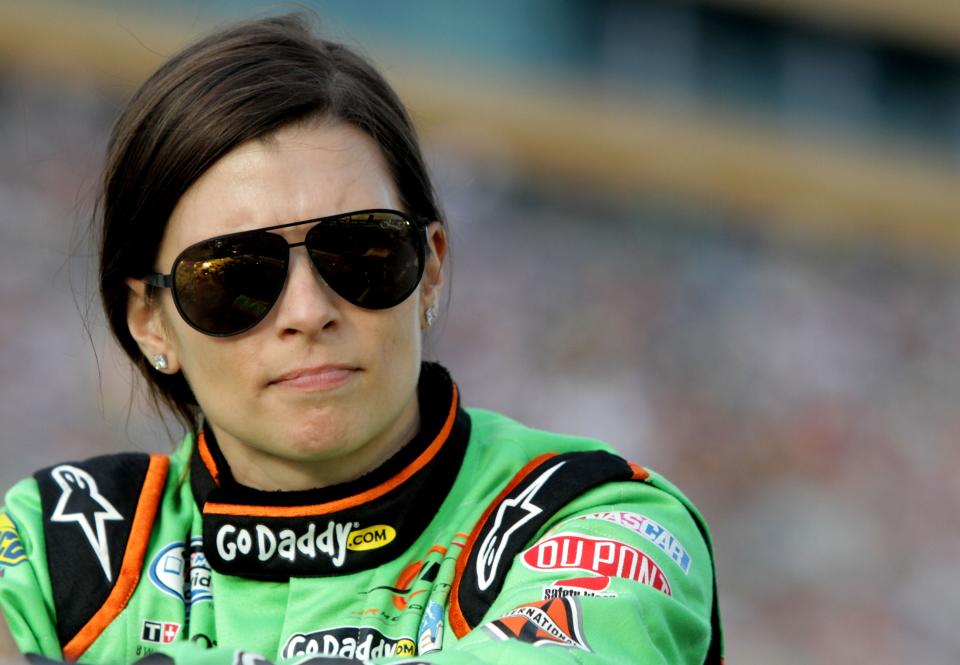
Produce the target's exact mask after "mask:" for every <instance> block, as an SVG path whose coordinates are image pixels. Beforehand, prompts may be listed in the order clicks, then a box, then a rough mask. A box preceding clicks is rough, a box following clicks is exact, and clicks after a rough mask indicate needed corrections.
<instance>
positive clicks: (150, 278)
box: [143, 208, 431, 337]
mask: <svg viewBox="0 0 960 665" xmlns="http://www.w3.org/2000/svg"><path fill="white" fill-rule="evenodd" d="M376 214H389V215H396V216H397V217H400V218H401V219H403V220H405V221H407V222H409V223H411V224H412V225H413V226H414V227H415V228H416V229H417V230H418V231H419V233H418V234H417V235H416V236H415V237H416V238H417V239H418V243H417V246H416V247H415V249H416V252H417V265H418V270H417V279H416V281H415V282H414V285H413V288H412V289H410V291H409V293H407V294H406V295H405V296H404V297H403V298H402V299H401V300H399V301H397V302H396V303H395V304H394V305H390V306H389V307H363V306H362V305H354V306H355V307H360V308H362V309H371V310H376V309H389V308H390V307H396V306H397V305H399V304H400V303H401V302H403V301H404V300H406V299H407V298H408V297H409V296H410V293H413V291H414V290H415V289H416V288H417V285H418V284H420V281H421V280H422V279H423V271H424V267H425V264H426V251H427V246H428V243H427V225H428V224H429V223H430V221H431V220H430V219H429V218H427V217H424V216H422V215H411V214H408V213H405V212H402V211H400V210H393V209H391V208H370V209H365V210H355V211H352V212H342V213H337V214H336V215H328V216H326V217H314V218H313V219H305V220H302V221H299V222H287V223H286V224H276V225H274V226H265V227H262V228H258V229H249V230H247V231H235V232H233V233H224V234H221V235H218V236H213V237H210V238H206V239H204V240H200V241H198V242H195V243H193V244H191V245H189V246H187V247H185V248H184V249H183V251H181V252H180V253H179V254H177V257H176V258H175V259H174V260H173V265H172V266H171V268H170V272H169V273H168V274H163V273H152V274H150V275H147V276H146V277H144V278H143V282H144V283H145V284H149V285H150V286H154V287H157V288H163V289H170V294H171V295H172V296H173V304H174V305H175V306H176V308H177V313H179V314H180V318H181V319H183V320H184V321H185V322H186V323H187V325H189V326H190V327H191V328H193V329H194V330H197V331H198V332H201V333H203V334H204V335H208V336H210V337H233V336H234V335H240V334H242V333H245V332H247V331H248V330H252V329H253V328H255V327H257V326H258V325H259V324H260V323H261V322H262V321H263V320H264V319H265V318H267V315H268V314H269V313H270V311H271V310H272V309H273V306H274V305H276V304H277V301H276V300H274V301H273V302H272V303H270V307H268V308H267V309H266V311H264V313H263V314H262V315H261V316H260V317H258V318H256V319H254V320H253V322H252V323H251V324H250V325H248V326H246V327H244V328H242V329H240V330H237V331H230V332H222V333H218V332H210V331H209V330H204V329H203V328H201V327H200V326H198V325H197V324H196V323H194V322H193V321H192V320H191V319H190V317H189V316H187V314H186V312H184V310H183V307H182V306H181V304H180V296H179V294H178V291H177V289H176V286H175V282H174V275H176V273H177V266H179V264H180V261H181V260H183V258H184V255H185V254H186V253H187V252H189V251H190V250H192V249H193V248H194V247H196V246H197V245H202V244H205V243H208V242H212V241H216V240H222V239H225V238H233V237H236V236H242V235H248V234H249V235H252V234H259V233H268V232H270V231H278V230H280V229H288V228H291V227H294V226H303V225H304V224H322V223H323V222H334V221H338V220H341V219H344V218H347V217H358V216H363V215H376ZM309 233H310V232H309V231H307V234H309ZM274 235H276V236H277V237H280V238H283V236H281V235H280V234H274ZM284 240H286V239H285V238H284ZM306 244H307V241H306V237H304V239H303V240H302V241H300V242H288V243H287V265H286V273H285V274H284V284H286V280H287V278H288V277H289V269H290V250H291V249H293V248H294V247H302V246H306ZM308 254H309V250H308ZM310 262H311V263H313V266H314V268H316V270H317V272H318V273H320V277H323V274H322V270H321V268H320V267H319V266H317V265H316V263H314V261H313V258H312V257H311V259H310ZM324 281H326V280H324ZM330 288H333V287H330ZM282 290H283V286H281V291H280V292H282ZM333 290H334V292H335V293H337V295H340V294H339V293H338V292H337V291H336V289H333ZM279 296H280V293H278V294H277V298H278V299H279ZM340 297H341V298H343V296H340ZM344 300H347V299H346V298H344ZM347 302H350V301H349V300H347ZM351 304H353V303H351Z"/></svg>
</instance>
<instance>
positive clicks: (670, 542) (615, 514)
mask: <svg viewBox="0 0 960 665" xmlns="http://www.w3.org/2000/svg"><path fill="white" fill-rule="evenodd" d="M571 519H574V520H603V521H605V522H610V523H612V524H618V525H620V526H622V527H624V528H625V529H629V530H630V531H633V532H634V533H635V534H637V535H639V536H643V537H644V538H646V539H647V540H649V541H650V542H651V543H653V544H654V545H656V546H657V547H659V548H660V549H661V550H662V551H663V553H664V554H666V555H667V556H668V557H670V559H671V560H672V561H673V562H674V563H675V564H677V565H678V566H680V570H682V571H683V572H684V574H685V575H686V574H689V573H690V564H691V563H692V560H691V559H690V554H688V553H687V549H686V548H685V547H684V546H683V545H682V544H681V543H680V541H679V540H677V539H676V538H674V536H673V534H672V533H670V532H669V531H667V529H666V528H664V527H663V526H661V525H660V524H659V523H658V522H655V521H653V520H652V519H650V518H649V517H647V516H646V515H639V514H637V513H630V512H626V511H622V510H619V511H610V512H603V513H592V514H590V515H578V516H577V517H573V518H571Z"/></svg>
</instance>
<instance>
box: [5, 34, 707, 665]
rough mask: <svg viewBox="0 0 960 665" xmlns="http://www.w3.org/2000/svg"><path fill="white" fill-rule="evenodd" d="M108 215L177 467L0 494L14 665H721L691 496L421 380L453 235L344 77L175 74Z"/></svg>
mask: <svg viewBox="0 0 960 665" xmlns="http://www.w3.org/2000/svg"><path fill="white" fill-rule="evenodd" d="M101 213H102V223H103V232H102V247H101V250H102V253H101V271H100V278H101V293H102V296H103V303H104V307H105V310H106V313H107V317H108V319H109V321H110V324H111V327H112V330H113V332H114V334H115V336H116V337H117V339H118V340H119V342H120V344H121V346H122V347H123V348H124V350H125V351H126V352H127V354H128V355H129V356H130V358H131V359H132V361H133V362H134V363H135V364H136V365H137V366H138V367H139V368H140V369H141V371H142V372H143V374H144V376H145V377H146V380H147V381H148V383H149V385H150V386H151V389H152V390H153V392H154V395H155V397H156V398H157V399H158V400H161V401H163V402H165V403H166V404H167V405H169V406H170V407H171V408H172V409H173V410H174V412H175V413H177V414H179V416H180V417H181V418H182V420H183V421H184V423H185V425H186V426H187V430H188V435H187V436H186V438H185V440H184V442H183V444H182V446H181V447H180V448H179V450H177V451H176V452H175V453H174V454H172V455H170V456H169V457H167V456H163V455H149V456H147V455H139V454H128V455H113V456H107V457H101V458H96V459H92V460H87V461H85V462H75V463H69V464H60V465H57V466H54V467H51V468H49V469H45V470H42V471H40V472H38V473H37V474H36V475H35V476H34V478H32V479H28V480H26V481H23V482H22V483H20V484H18V485H17V486H16V487H14V488H13V489H12V490H11V491H10V492H9V493H8V494H7V497H6V502H5V507H4V509H3V512H2V513H0V530H2V532H0V533H2V540H0V543H3V545H2V547H3V550H2V558H0V572H2V573H3V577H2V578H0V603H2V607H3V610H4V614H5V616H6V618H7V621H8V623H9V626H10V629H11V632H12V634H13V635H14V637H15V639H16V641H17V643H18V646H19V647H20V649H21V650H22V651H23V652H25V653H28V654H35V655H37V656H39V657H43V658H48V659H55V660H58V659H66V660H77V659H80V660H82V661H83V662H90V663H122V662H133V661H136V660H139V659H142V658H145V657H150V658H152V659H159V660H164V661H168V660H170V659H172V660H173V661H175V662H182V663H194V662H202V663H224V664H226V663H236V662H250V663H252V662H264V661H267V660H269V661H276V662H303V661H305V660H310V661H311V662H313V661H314V659H315V660H316V662H334V661H336V660H337V659H340V662H343V660H344V659H346V660H350V659H355V660H358V661H367V660H373V661H379V660H380V659H382V658H388V657H393V658H394V660H391V662H400V661H396V660H395V659H396V658H397V657H409V658H416V660H415V661H414V660H408V661H406V662H429V663H467V662H469V663H495V662H496V663H500V662H571V663H572V662H598V663H599V662H637V663H642V662H671V663H675V662H677V663H679V662H684V663H694V662H695V663H703V662H712V663H713V662H719V661H720V659H721V649H722V637H721V632H720V624H719V614H718V609H717V601H716V593H715V585H714V571H713V562H712V553H711V551H710V543H709V536H708V534H707V531H706V527H705V526H704V524H703V521H702V519H701V518H700V517H699V515H698V513H697V511H696V509H695V508H694V507H693V506H692V505H691V504H690V503H689V501H688V500H687V499H685V498H684V497H683V495H682V494H680V492H679V491H678V490H676V489H675V488H674V487H673V486H672V485H670V484H669V483H668V482H667V481H666V480H664V479H663V478H661V477H660V476H658V475H657V474H655V473H653V472H649V471H647V470H645V469H643V468H642V467H640V466H637V465H635V464H630V463H628V462H625V461H624V460H622V459H621V458H619V457H617V456H616V455H614V454H613V453H612V452H610V451H609V449H608V448H607V447H606V446H604V445H603V444H600V443H598V442H595V441H590V440H584V439H577V438H573V437H564V436H559V435H554V434H548V433H545V432H538V431H534V430H531V429H528V428H525V427H523V426H522V425H520V424H518V423H515V422H513V421H511V420H509V419H507V418H505V417H503V416H500V415H498V414H495V413H490V412H485V411H480V410H474V409H469V410H467V409H464V408H463V407H462V406H461V404H460V400H459V395H458V392H457V388H456V385H455V384H454V383H453V382H452V380H451V379H450V377H449V376H448V374H447V372H446V371H445V370H444V369H443V368H442V367H440V366H438V365H434V364H429V363H421V334H422V331H423V330H425V329H427V328H428V327H429V326H430V325H431V324H432V323H433V321H434V319H435V318H436V316H437V307H438V300H439V295H440V291H441V288H442V286H443V283H444V268H445V261H446V258H447V255H448V243H447V233H446V229H445V226H444V223H443V221H442V220H443V216H442V214H441V213H440V209H439V206H438V204H437V202H436V199H435V195H434V192H433V189H432V186H431V184H430V180H429V177H428V175H427V173H426V169H425V167H424V164H423V160H422V157H421V155H420V151H419V147H418V144H417V140H416V137H415V134H414V130H413V128H412V126H411V123H410V121H409V118H408V116H407V114H406V112H405V111H404V109H403V106H402V105H401V103H400V102H399V100H398V99H397V97H396V96H395V94H394V93H393V91H392V90H391V89H390V87H389V86H388V85H387V83H386V82H385V81H384V80H383V79H382V78H381V76H380V75H379V74H378V73H377V72H376V71H375V70H374V69H373V68H372V67H371V66H370V65H369V64H368V63H367V62H365V61H364V60H362V59H361V58H360V57H358V56H357V55H356V54H354V53H352V52H351V51H349V50H348V49H346V48H344V47H343V46H340V45H337V44H333V43H330V42H327V41H323V40H320V39H318V38H317V37H315V36H314V35H312V34H311V32H310V29H309V27H308V26H307V25H306V23H305V21H304V20H303V19H302V18H299V17H296V16H288V17H280V18H271V19H266V20H260V21H255V22H250V23H246V24H241V25H239V26H236V27H233V28H230V29H227V30H225V31H222V32H220V33H217V34H214V35H211V36H210V37H208V38H206V39H204V40H202V41H200V42H198V43H196V44H194V45H193V46H191V47H189V48H187V49H185V50H184V51H183V52H181V53H179V54H178V55H176V56H174V57H173V58H172V59H171V60H170V61H169V62H167V63H166V64H165V65H163V66H162V67H161V68H160V69H159V70H158V71H157V72H156V73H155V74H154V75H153V76H151V77H150V79H149V80H148V81H147V82H146V83H145V84H144V85H143V87H142V88H141V89H140V90H139V92H138V93H137V94H136V95H135V97H134V98H133V100H132V101H131V102H130V103H129V105H128V106H127V108H126V109H125V111H124V113H123V114H122V116H121V117H120V119H119V121H118V122H117V124H116V127H115V128H114V132H113V135H112V139H111V142H110V145H109V150H108V159H107V165H106V172H105V177H104V182H103V189H102V196H101Z"/></svg>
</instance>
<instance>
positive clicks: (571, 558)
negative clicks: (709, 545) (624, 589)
mask: <svg viewBox="0 0 960 665" xmlns="http://www.w3.org/2000/svg"><path fill="white" fill-rule="evenodd" d="M521 561H523V565H525V566H526V567H527V568H530V569H532V570H539V571H545V570H583V571H586V572H589V573H596V574H597V575H601V576H603V577H620V578H622V579H626V580H633V581H635V582H640V583H641V584H646V585H647V586H649V587H653V588H654V589H656V590H657V591H662V592H663V593H665V594H667V595H668V596H670V595H673V592H672V591H671V587H670V581H669V580H668V579H667V576H666V575H664V574H663V571H662V570H660V567H659V566H658V565H657V564H656V563H655V562H654V561H653V559H651V558H650V557H648V556H647V555H646V554H644V553H643V552H641V551H640V550H638V549H637V548H636V547H633V546H631V545H627V544H626V543H621V542H619V541H617V540H611V539H610V538H595V537H593V536H584V535H582V534H579V533H558V534H556V535H553V536H550V537H548V538H545V539H543V540H541V541H540V542H538V543H537V544H536V545H534V546H533V547H531V548H530V549H528V550H527V551H526V552H524V553H523V554H522V555H521Z"/></svg>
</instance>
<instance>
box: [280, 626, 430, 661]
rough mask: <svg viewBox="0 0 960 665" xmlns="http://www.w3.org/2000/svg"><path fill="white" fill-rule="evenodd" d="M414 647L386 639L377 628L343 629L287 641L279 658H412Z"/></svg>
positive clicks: (403, 640)
mask: <svg viewBox="0 0 960 665" xmlns="http://www.w3.org/2000/svg"><path fill="white" fill-rule="evenodd" d="M416 653H417V645H416V643H414V641H413V640H411V639H410V638H406V637H401V638H393V637H387V636H386V635H384V634H383V633H381V632H380V631H379V630H377V629H376V628H368V627H366V626H363V627H358V626H343V627H340V628H331V629H329V630H320V631H317V632H315V633H309V634H304V633H296V634H295V635H291V636H290V638H289V639H287V642H286V644H285V645H284V647H283V650H282V651H281V652H280V655H281V657H282V658H294V657H297V656H324V657H327V658H332V657H339V658H346V659H356V660H369V659H371V658H381V657H387V656H415V655H416Z"/></svg>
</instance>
